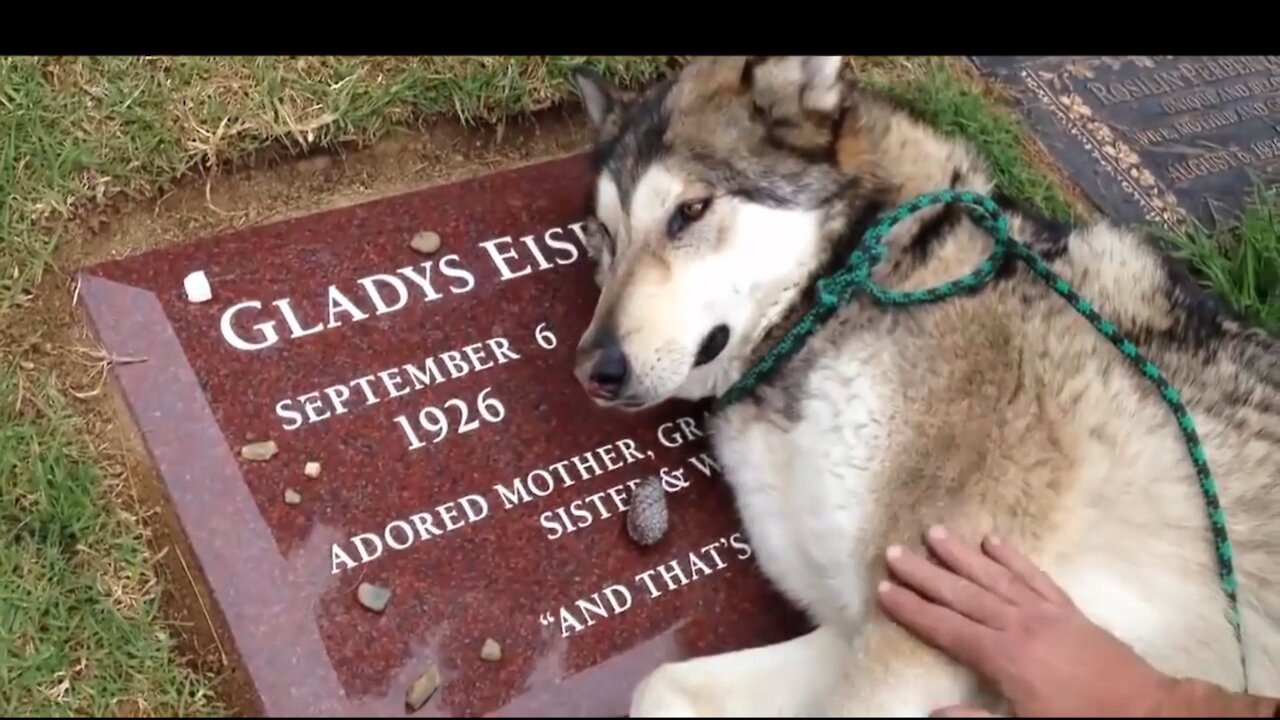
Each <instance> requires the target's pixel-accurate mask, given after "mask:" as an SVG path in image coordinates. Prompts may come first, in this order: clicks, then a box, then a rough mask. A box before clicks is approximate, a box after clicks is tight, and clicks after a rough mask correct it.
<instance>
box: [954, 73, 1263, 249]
mask: <svg viewBox="0 0 1280 720" xmlns="http://www.w3.org/2000/svg"><path fill="white" fill-rule="evenodd" d="M974 61H975V63H976V64H977V65H978V67H979V68H980V69H981V70H982V71H983V72H984V73H986V74H988V75H990V76H991V77H993V78H994V79H996V80H997V81H998V82H1000V83H1002V84H1003V85H1005V86H1006V87H1008V88H1009V89H1012V90H1013V91H1014V93H1015V94H1016V95H1018V96H1019V97H1020V98H1021V99H1022V101H1023V103H1024V111H1025V112H1026V115H1027V117H1028V119H1029V120H1030V124H1031V126H1032V128H1033V130H1034V131H1035V132H1036V133H1037V134H1038V135H1039V137H1040V139H1041V140H1042V141H1043V143H1044V144H1045V146H1046V147H1047V148H1048V150H1049V152H1050V153H1051V154H1052V155H1053V156H1054V159H1055V160H1056V161H1057V162H1058V164H1059V165H1060V166H1062V167H1063V168H1064V169H1065V170H1066V172H1067V173H1068V174H1069V175H1070V176H1071V179H1072V180H1074V181H1075V182H1076V184H1078V185H1079V186H1081V187H1082V188H1083V189H1084V191H1085V192H1086V193H1087V194H1088V196H1089V198H1090V199H1091V200H1092V201H1093V202H1094V203H1096V204H1097V205H1098V206H1099V207H1100V208H1101V209H1102V210H1103V212H1105V213H1106V214H1107V215H1109V216H1111V217H1112V218H1114V219H1116V220H1119V221H1122V222H1138V223H1148V222H1149V223H1159V224H1161V225H1164V226H1165V227H1166V228H1169V229H1172V228H1173V227H1175V226H1176V225H1178V224H1179V221H1178V217H1177V215H1178V212H1179V209H1181V210H1182V211H1184V212H1186V213H1187V214H1189V215H1191V216H1193V217H1195V218H1196V219H1198V220H1199V221H1200V222H1202V223H1204V224H1206V225H1209V226H1212V225H1213V224H1215V221H1216V220H1217V219H1231V217H1232V216H1234V215H1235V214H1236V213H1238V212H1240V210H1241V209H1242V208H1243V206H1244V203H1245V201H1246V200H1247V199H1248V198H1249V196H1250V195H1251V193H1252V188H1251V187H1250V186H1251V184H1252V183H1253V181H1254V179H1255V178H1256V179H1258V180H1261V181H1263V182H1274V181H1275V179H1276V177H1277V170H1280V56H1274V55H1272V56H1170V55H1159V56H1108V57H1028V56H979V57H976V58H974Z"/></svg>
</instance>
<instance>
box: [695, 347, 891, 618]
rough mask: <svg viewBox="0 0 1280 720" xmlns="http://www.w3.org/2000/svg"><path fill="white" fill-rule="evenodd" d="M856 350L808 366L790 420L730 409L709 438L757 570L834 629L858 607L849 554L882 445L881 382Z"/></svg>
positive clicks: (861, 539)
mask: <svg viewBox="0 0 1280 720" xmlns="http://www.w3.org/2000/svg"><path fill="white" fill-rule="evenodd" d="M858 355H859V353H858V352H857V351H855V350H848V349H846V350H844V351H843V352H840V353H837V354H835V355H833V356H829V357H827V358H825V359H823V360H822V361H821V363H820V364H819V365H818V366H816V367H815V368H813V370H812V372H811V373H810V374H809V375H808V379H807V390H808V391H807V392H804V393H802V396H803V399H793V401H794V402H796V403H798V405H797V407H796V408H795V411H796V412H795V417H798V418H799V419H798V422H796V423H795V424H794V425H793V424H790V423H785V424H783V425H779V424H776V422H771V421H777V420H779V417H778V416H777V415H775V414H772V413H768V412H757V411H755V410H754V409H744V410H743V411H741V412H739V411H737V410H734V409H732V408H731V409H730V410H729V411H728V413H727V414H726V416H725V417H724V418H723V419H722V420H721V421H719V422H718V424H717V425H716V426H715V432H714V434H713V436H712V438H713V441H714V442H715V450H716V454H717V457H718V458H719V459H720V462H721V463H722V466H723V468H724V475H725V478H726V480H727V481H728V483H729V484H730V486H731V487H732V488H733V491H734V494H735V497H736V499H737V503H738V508H739V512H740V514H741V516H742V520H743V524H744V527H745V529H746V532H747V534H748V537H749V539H750V542H751V545H752V547H753V549H754V550H755V553H756V557H757V559H758V561H759V563H760V565H761V568H762V569H763V570H764V572H765V573H766V574H767V575H768V576H769V577H770V578H771V579H772V580H773V581H774V582H775V583H776V584H777V586H778V587H779V589H780V590H781V591H782V592H784V593H785V594H786V595H787V596H788V597H789V598H790V599H791V600H792V602H794V603H796V604H797V605H799V606H801V607H802V608H804V609H806V610H808V611H809V612H811V613H812V614H813V615H814V616H815V619H818V620H820V621H821V622H823V623H824V624H825V623H831V624H835V625H838V626H843V627H849V626H850V625H851V624H853V623H857V622H858V621H859V620H860V618H861V616H862V613H863V611H864V607H863V605H864V601H863V598H865V597H866V592H865V590H866V587H865V583H866V578H865V577H863V575H864V573H865V563H863V562H860V561H859V560H860V559H861V558H862V557H865V555H864V552H865V551H864V550H863V548H865V547H866V544H867V543H868V542H870V541H871V539H872V538H871V536H872V533H873V532H874V529H873V527H872V526H871V521H873V520H874V517H873V515H872V513H873V512H874V507H875V498H876V495H877V489H876V484H875V483H876V480H877V476H878V474H879V473H878V468H879V467H881V466H882V464H883V460H884V458H885V455H886V452H887V449H888V432H887V427H886V424H887V423H886V420H887V418H886V417H885V408H886V406H887V403H886V402H884V395H883V393H884V392H885V391H886V388H885V387H883V386H882V385H878V380H877V379H876V378H877V374H876V373H873V372H870V371H869V370H870V367H869V364H868V362H867V361H866V359H865V358H862V357H858Z"/></svg>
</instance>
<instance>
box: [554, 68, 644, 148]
mask: <svg viewBox="0 0 1280 720" xmlns="http://www.w3.org/2000/svg"><path fill="white" fill-rule="evenodd" d="M569 81H570V82H572V83H573V87H574V89H575V90H576V91H577V92H578V97H579V98H581V99H582V105H583V107H584V108H585V109H586V111H587V119H588V120H590V121H591V127H592V128H593V129H594V130H595V131H596V132H597V133H599V132H603V131H604V130H605V128H606V127H608V126H609V125H610V120H612V119H613V118H614V116H615V115H616V114H617V113H618V112H619V111H620V110H621V109H622V107H623V106H624V105H625V104H626V103H627V102H628V100H629V98H630V93H627V92H626V91H624V90H622V89H621V88H619V87H618V86H617V85H614V84H613V83H612V82H610V81H609V80H608V79H607V78H605V77H604V76H603V75H601V74H600V73H598V72H596V70H595V69H594V68H592V67H590V66H587V65H576V66H574V67H573V68H571V69H570V70H569Z"/></svg>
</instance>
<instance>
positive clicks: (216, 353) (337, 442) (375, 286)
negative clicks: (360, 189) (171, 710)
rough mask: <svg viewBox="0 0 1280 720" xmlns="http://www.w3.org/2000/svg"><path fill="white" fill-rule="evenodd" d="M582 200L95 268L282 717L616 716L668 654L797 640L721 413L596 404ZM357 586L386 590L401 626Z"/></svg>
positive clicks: (548, 173) (188, 510)
mask: <svg viewBox="0 0 1280 720" xmlns="http://www.w3.org/2000/svg"><path fill="white" fill-rule="evenodd" d="M588 187H589V172H588V168H587V164H586V162H585V158H584V157H582V156H573V157H569V158H562V159H557V160H553V161H548V162H544V163H540V164H537V165H532V166H527V167H524V168H520V169H516V170H512V171H507V172H502V173H497V174H492V175H488V176H484V177H480V178H478V179H473V180H469V181H465V182H459V183H455V184H450V185H445V186H440V187H434V188H429V189H426V190H423V191H420V192H415V193H411V194H406V195H402V196H399V197H392V198H389V199H382V200H377V201H374V202H369V203H366V204H362V205H358V206H354V207H348V208H343V209H338V210H334V211H331V212H325V213H320V214H316V215H312V216H308V217H303V218H300V219H294V220H289V221H285V222H279V223H275V224H271V225H266V226H261V227H255V228H250V229H246V230H242V231H238V232H234V233H230V234H226V235H222V236H220V237H215V238H210V239H205V240H202V241H199V242H194V243H190V244H185V245H181V246H175V247H170V248H167V249H163V250H157V251H153V252H148V253H145V254H142V255H140V256H136V257H132V258H128V259H125V260H120V261H113V262H109V263H105V264H102V265H98V266H96V267H93V268H90V269H88V270H86V271H85V272H84V275H83V277H82V285H81V291H80V298H81V301H82V302H83V303H84V305H85V307H86V308H87V310H88V313H89V317H90V319H91V323H92V325H93V327H94V329H95V331H96V333H97V334H98V336H99V338H100V340H101V342H102V343H103V345H104V346H105V349H106V350H107V351H108V352H110V353H111V354H112V355H114V356H116V357H128V358H133V359H137V360H139V362H133V363H129V364H121V365H118V366H117V367H116V368H115V379H116V381H117V383H118V387H119V389H120V391H121V392H122V394H123V397H124V399H125V400H126V402H127V405H128V408H129V410H130V412H131V414H132V419H133V421H134V423H135V424H136V425H137V427H138V428H139V430H140V432H141V436H142V438H143V440H144V441H145V444H146V447H147V449H148V452H149V453H150V456H151V459H152V460H153V461H154V463H155V465H156V468H157V471H158V474H159V476H160V477H161V478H162V479H163V482H164V486H165V489H166V491H167V493H168V496H169V499H170V500H171V504H172V508H173V509H174V511H175V512H176V513H177V516H178V520H179V522H180V526H181V528H182V530H183V532H184V533H185V534H186V537H187V539H188V540H189V542H190V544H191V546H192V547H193V548H194V552H195V556H196V560H197V561H198V564H199V569H200V571H201V573H200V574H201V575H202V576H203V578H204V579H205V581H206V582H207V583H208V585H209V587H210V589H211V593H212V597H213V598H214V601H215V604H216V610H217V612H219V613H220V614H221V616H222V617H223V618H224V619H225V625H226V627H227V628H229V632H230V634H231V638H230V640H231V641H232V642H233V643H234V645H235V647H236V649H237V650H238V653H239V656H240V658H241V659H242V662H243V665H244V669H245V670H246V671H247V674H248V677H249V678H250V680H251V682H252V686H253V688H254V690H255V691H256V693H257V696H258V697H257V701H258V702H260V703H261V712H262V713H264V714H265V715H269V716H294V717H297V716H309V715H369V714H373V715H387V716H396V715H400V716H403V715H405V714H406V713H409V712H411V711H410V710H408V708H407V707H406V701H405V698H406V693H407V692H408V689H409V688H410V687H411V686H412V685H413V684H414V682H415V680H417V679H418V678H419V677H420V676H421V675H422V674H423V673H424V672H426V671H428V670H429V669H430V668H432V667H433V666H434V667H435V668H437V669H438V672H439V677H440V679H441V683H440V686H439V689H438V690H437V691H436V692H435V693H434V694H433V695H431V697H430V699H429V700H428V701H427V703H426V704H425V705H424V706H423V707H422V708H421V709H419V710H417V711H416V712H413V713H412V714H415V715H465V716H474V715H560V714H564V715H570V716H597V717H598V716H601V715H615V716H616V715H622V714H625V713H626V709H627V705H628V702H629V697H630V693H631V690H632V688H633V687H634V685H635V683H636V682H637V681H638V680H639V679H640V678H641V677H642V676H643V675H644V674H645V673H646V672H648V671H649V670H650V669H652V668H653V667H655V666H656V665H658V664H659V663H661V662H664V661H669V660H674V659H678V658H682V657H689V656H693V655H700V654H705V653H712V652H720V651H725V650H730V649H735V648H740V647H748V646H755V645H759V644H762V643H770V642H776V641H779V640H782V639H786V638H788V637H792V636H794V635H795V634H796V633H798V632H799V631H800V630H802V629H803V628H802V626H801V625H800V624H799V621H798V619H797V618H796V616H795V615H794V613H793V611H792V610H790V609H789V608H788V606H787V605H785V604H784V603H783V602H782V601H781V600H780V599H779V598H778V597H777V596H776V595H775V594H774V592H773V591H772V589H771V588H770V587H769V585H768V584H767V582H766V581H765V580H763V579H762V577H761V575H760V574H759V572H758V570H757V569H756V567H755V564H754V560H753V559H752V558H751V557H749V546H748V545H747V543H746V540H745V538H744V537H743V536H742V534H741V532H740V529H739V524H738V519H737V515H736V513H735V512H734V509H733V504H732V499H731V496H730V495H729V492H728V490H727V489H726V488H725V486H724V485H723V484H722V483H721V482H720V480H719V477H718V476H717V475H716V471H715V467H714V461H713V460H712V459H711V458H710V457H709V456H708V455H707V454H706V452H707V446H706V444H705V443H704V441H703V439H702V438H700V437H697V432H698V427H699V426H700V422H699V420H700V417H701V409H700V408H698V407H695V406H677V405H672V406H668V407H666V408H662V409H659V410H656V411H652V412H649V413H647V414H645V415H641V416H627V415H623V414H620V413H617V412H611V411H607V410H602V409H598V408H596V407H595V406H594V404H593V403H592V402H591V401H590V400H589V399H588V398H587V397H586V395H585V394H584V392H583V390H582V388H581V387H580V386H579V385H578V383H577V382H576V381H575V380H574V378H573V375H572V366H573V353H574V347H575V345H576V344H577V341H578V336H579V334H580V333H581V332H582V330H583V329H584V328H585V326H586V324H587V322H588V320H589V318H590V315H591V311H592V307H593V305H594V302H595V297H596V288H595V286H594V284H593V283H592V280H591V271H590V267H589V262H588V260H587V258H586V255H585V252H584V250H583V248H582V245H581V244H580V240H579V238H578V236H577V235H576V233H577V232H578V230H580V229H581V227H582V226H581V224H580V222H581V220H582V219H583V218H582V213H583V209H584V202H585V199H586V192H587V189H588ZM423 231H430V232H435V233H437V234H438V235H439V236H440V238H441V243H442V244H441V247H440V248H439V250H438V251H436V252H435V253H434V254H430V255H424V254H420V253H419V252H416V251H415V250H414V249H411V247H410V240H411V238H413V237H414V236H415V235H416V234H417V233H420V232H423ZM202 278H203V280H204V281H206V282H207V283H208V288H209V293H208V297H207V298H206V297H201V296H200V288H199V285H200V280H201V279H202ZM191 293H194V294H191ZM264 441H272V442H274V443H275V445H276V448H277V451H276V453H275V454H274V455H273V456H271V457H270V458H269V459H265V460H262V459H258V460H253V459H247V458H245V457H244V456H243V455H242V447H243V446H245V445H251V444H254V443H258V442H264ZM311 463H315V464H318V468H319V473H318V475H316V474H315V472H314V470H315V466H312V468H311V470H312V472H310V473H309V472H308V465H309V464H311ZM654 473H662V474H664V475H665V482H666V486H667V489H668V490H669V491H670V494H669V496H668V505H669V508H670V518H671V519H670V531H669V532H668V534H667V536H666V537H665V538H664V539H663V540H662V541H661V542H660V543H658V544H657V545H655V546H652V547H647V548H645V547H640V546H638V545H636V544H634V543H632V542H631V540H629V539H628V537H627V534H626V529H625V526H626V515H625V508H626V506H627V502H628V500H629V496H630V489H631V487H633V486H634V484H635V483H636V482H638V481H639V480H641V479H643V478H644V477H646V476H649V475H652V474H654ZM362 583H370V584H371V585H375V586H381V587H383V588H386V589H388V590H389V591H390V600H389V602H387V603H386V605H385V607H384V608H383V609H382V610H381V612H376V611H374V610H371V609H369V608H368V607H367V606H366V605H365V604H363V603H362V602H361V600H360V597H359V595H360V591H359V589H358V588H359V587H360V586H361V584H362ZM376 594H377V593H371V595H376ZM489 639H492V640H494V641H496V643H497V646H498V647H499V648H500V649H501V657H500V658H498V659H496V660H493V659H492V658H490V659H485V658H482V652H481V650H482V647H483V646H484V645H485V643H486V640H489Z"/></svg>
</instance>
